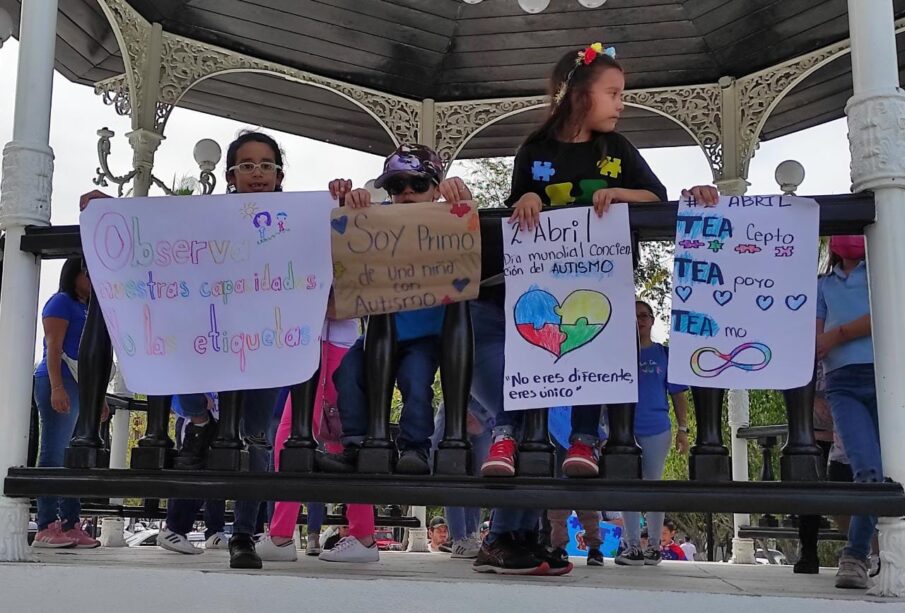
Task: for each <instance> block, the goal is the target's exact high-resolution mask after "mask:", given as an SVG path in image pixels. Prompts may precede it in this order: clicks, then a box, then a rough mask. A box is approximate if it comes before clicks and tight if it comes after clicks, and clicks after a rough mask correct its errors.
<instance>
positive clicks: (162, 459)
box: [130, 396, 175, 470]
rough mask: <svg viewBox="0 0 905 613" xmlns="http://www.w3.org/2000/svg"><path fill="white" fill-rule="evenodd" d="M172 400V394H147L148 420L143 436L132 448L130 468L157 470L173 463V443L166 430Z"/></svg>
mask: <svg viewBox="0 0 905 613" xmlns="http://www.w3.org/2000/svg"><path fill="white" fill-rule="evenodd" d="M172 400H173V397H172V396H148V418H147V420H148V421H147V424H146V426H145V434H144V436H142V437H141V438H140V439H138V443H137V447H135V448H134V449H133V450H132V460H131V462H130V465H131V467H132V468H141V469H148V470H155V469H157V470H159V469H161V468H170V467H171V466H172V465H173V457H174V456H175V451H174V448H173V447H174V445H173V440H172V439H171V438H170V435H169V432H167V430H168V429H169V425H170V404H171V402H172Z"/></svg>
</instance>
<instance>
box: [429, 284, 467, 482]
mask: <svg viewBox="0 0 905 613" xmlns="http://www.w3.org/2000/svg"><path fill="white" fill-rule="evenodd" d="M473 367H474V332H473V330H472V325H471V314H470V312H469V307H468V303H467V302H456V303H453V304H448V305H446V309H445V312H444V316H443V335H442V338H441V344H440V385H441V387H442V388H443V404H444V408H445V412H446V422H445V424H444V429H443V440H442V441H440V444H439V445H438V446H437V452H436V454H435V457H434V472H435V473H436V474H438V475H470V474H472V470H473V467H472V465H471V442H469V440H468V434H467V427H466V422H467V419H468V396H469V392H470V390H471V375H472V368H473Z"/></svg>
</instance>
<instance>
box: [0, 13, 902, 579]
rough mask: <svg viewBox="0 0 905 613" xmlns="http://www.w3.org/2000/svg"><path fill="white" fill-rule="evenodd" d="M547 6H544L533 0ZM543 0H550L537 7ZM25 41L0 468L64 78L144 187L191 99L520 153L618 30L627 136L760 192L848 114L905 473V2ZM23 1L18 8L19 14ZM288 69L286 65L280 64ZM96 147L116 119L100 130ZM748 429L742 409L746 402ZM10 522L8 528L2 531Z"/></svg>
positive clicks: (0, 549) (2, 511)
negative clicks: (107, 119) (55, 94)
mask: <svg viewBox="0 0 905 613" xmlns="http://www.w3.org/2000/svg"><path fill="white" fill-rule="evenodd" d="M527 4H532V3H527ZM534 4H538V5H542V4H544V3H543V2H540V3H534ZM0 9H6V10H7V11H8V12H9V13H10V14H12V15H13V17H14V18H16V17H20V18H21V25H20V27H18V28H16V29H15V31H14V34H15V35H16V36H18V37H19V38H20V41H21V53H20V63H19V75H20V76H19V87H18V90H17V91H18V93H17V106H16V120H15V131H14V139H13V141H12V142H10V143H9V144H7V146H6V148H5V149H4V158H3V182H2V194H0V196H2V197H0V229H3V230H5V232H6V236H7V242H6V244H7V247H6V255H5V258H4V261H3V279H4V284H3V288H2V297H0V304H2V305H3V309H2V311H0V345H2V346H3V347H4V348H5V349H6V351H5V352H4V354H3V357H2V358H0V359H2V362H0V364H2V367H0V469H2V470H3V471H6V470H7V469H8V468H10V467H15V466H19V465H22V464H23V463H24V458H25V433H26V432H27V420H28V417H27V411H26V410H25V407H27V406H28V405H29V401H28V399H29V398H30V395H31V390H30V386H29V381H30V377H29V373H28V369H29V368H30V363H29V362H28V361H23V360H21V359H18V358H19V356H21V355H24V354H26V353H28V352H30V349H29V348H30V347H32V346H33V344H34V330H35V321H36V316H37V312H36V308H35V307H36V305H35V301H36V296H37V273H38V270H39V265H40V263H39V262H36V261H35V259H34V258H33V257H32V256H31V255H30V254H27V253H25V252H21V251H18V249H17V247H18V245H19V241H20V239H21V237H22V236H23V234H24V233H25V228H26V226H42V225H48V223H49V219H50V187H51V183H50V177H51V176H52V172H53V162H52V160H53V154H52V152H51V151H50V149H49V147H48V144H47V143H48V139H47V136H48V127H49V123H48V121H49V109H50V78H51V71H52V68H54V67H55V68H56V69H57V70H59V71H60V72H62V73H63V74H64V75H65V76H67V77H68V78H69V79H71V80H73V81H76V82H79V83H84V84H86V85H92V86H93V87H94V88H95V91H96V92H97V93H98V94H99V95H100V96H101V97H102V99H103V101H104V103H106V104H109V105H111V106H113V108H114V110H115V111H116V112H117V113H119V114H122V115H128V116H130V118H131V121H132V131H131V132H130V133H129V134H128V139H129V142H130V144H131V146H132V148H133V151H134V171H135V175H134V179H133V180H134V183H133V193H134V195H137V196H141V195H147V193H148V190H149V188H150V187H151V185H152V180H153V175H152V173H153V164H154V154H155V151H156V149H157V147H158V146H159V144H160V142H161V140H162V139H163V138H164V137H165V129H166V124H167V119H168V117H169V115H170V112H171V111H172V109H173V108H174V107H176V106H182V107H185V108H191V109H195V110H199V111H203V112H206V113H211V114H215V115H219V116H226V117H231V118H235V119H239V120H245V121H249V122H256V121H257V120H259V119H260V117H262V116H268V117H269V118H270V119H268V120H267V121H266V122H265V123H266V126H267V127H269V128H273V129H279V130H283V131H286V132H290V133H294V134H300V135H304V136H307V137H310V138H315V139H319V140H322V141H326V142H331V143H336V144H339V145H342V146H346V147H351V148H354V149H358V150H362V151H372V152H375V153H386V152H387V151H388V150H389V149H390V148H391V147H392V146H394V145H395V144H398V143H400V142H413V141H417V142H421V143H425V144H428V145H431V146H434V147H435V148H436V149H437V150H438V151H439V152H440V154H441V156H442V157H443V158H444V159H445V160H446V161H447V162H451V161H452V160H454V159H458V158H479V157H490V156H501V155H510V154H512V153H514V151H515V149H516V147H517V145H518V143H519V141H520V140H521V138H523V136H524V134H525V133H526V132H527V131H528V129H529V128H528V126H529V125H533V124H535V123H536V121H537V119H538V117H539V116H540V115H541V114H543V112H544V109H545V107H546V105H547V103H548V100H547V98H546V97H545V93H544V87H545V83H544V79H545V76H546V73H547V71H548V70H549V67H550V66H551V65H552V63H553V62H555V61H556V59H558V57H559V56H560V55H561V54H562V53H563V52H564V51H566V50H568V49H573V48H577V47H579V46H581V45H583V44H587V43H588V42H591V41H593V40H598V39H599V40H602V41H603V42H605V43H606V44H612V45H614V46H616V48H617V50H618V53H619V59H620V62H621V63H622V64H623V65H624V66H625V68H626V72H627V85H628V91H626V94H625V102H626V106H627V107H628V108H627V110H626V113H625V117H624V118H623V119H622V121H621V123H620V131H621V132H623V133H624V134H625V135H626V136H628V137H629V139H631V140H632V141H633V142H634V144H635V145H636V146H638V147H654V146H676V145H689V144H696V145H698V146H700V147H701V148H702V150H703V153H704V155H705V156H706V158H707V160H708V162H709V164H710V167H711V170H712V172H713V180H714V182H715V183H716V185H717V186H718V187H719V188H720V190H721V192H722V193H724V194H741V193H744V191H745V189H746V186H747V183H746V181H745V178H746V176H747V173H748V167H749V164H750V161H751V159H752V157H753V156H754V154H755V152H756V149H757V145H758V143H759V142H760V141H761V140H766V139H770V138H775V137H777V136H781V135H784V134H788V133H791V132H795V131H798V130H801V129H803V128H806V127H810V126H813V125H816V124H819V123H822V122H825V121H828V120H831V119H836V118H838V117H841V116H842V115H843V109H845V114H847V115H848V118H849V129H850V141H851V153H852V160H853V162H852V182H853V191H864V190H873V192H874V195H875V199H876V209H877V223H875V224H873V225H872V226H870V227H869V229H868V237H869V257H870V262H871V298H872V315H873V321H874V326H875V328H876V329H878V330H883V333H882V334H878V335H877V336H876V337H875V348H876V349H875V352H876V362H877V384H878V397H879V402H880V419H881V440H882V444H883V459H884V465H885V468H886V472H887V475H888V476H890V477H891V478H892V479H894V480H895V481H897V482H900V483H902V482H905V449H903V447H902V446H901V445H899V444H898V442H897V441H896V440H895V433H896V432H899V431H901V430H902V429H905V413H903V412H902V411H901V408H902V405H903V404H905V380H903V379H902V378H901V377H899V376H897V374H896V366H897V365H898V364H899V363H901V362H902V361H903V356H902V355H901V352H902V349H901V348H900V346H901V343H900V342H897V341H900V340H901V339H903V338H905V322H903V321H902V320H901V317H899V315H898V310H897V308H896V305H897V304H899V303H901V302H902V301H903V300H905V280H903V279H902V275H901V273H900V271H899V270H897V265H898V263H899V262H901V261H903V260H905V246H903V244H902V242H901V241H900V240H898V234H900V232H897V231H903V230H905V209H903V206H905V192H903V183H902V182H903V180H905V167H903V164H905V151H903V147H905V145H903V143H905V133H903V130H905V128H903V126H905V122H903V116H905V110H903V109H905V101H903V96H902V93H901V91H900V90H899V89H898V85H899V78H900V73H901V68H900V66H903V65H905V60H903V61H902V62H900V61H899V60H898V56H897V53H896V36H897V35H898V34H900V33H902V32H903V31H905V0H894V1H892V0H870V1H868V0H848V3H847V5H846V3H845V2H842V1H841V0H822V1H819V2H813V1H808V0H787V1H785V2H777V1H776V0H756V1H752V2H740V1H725V0H696V1H691V2H687V1H686V2H683V1H678V0H676V1H672V2H662V1H661V2H654V1H652V0H637V1H636V0H609V2H606V3H605V4H603V5H602V6H600V7H597V8H586V7H584V6H583V5H582V4H580V3H579V2H577V1H576V0H553V2H552V3H550V6H549V7H548V8H546V10H542V11H541V12H538V13H534V14H526V12H525V11H524V10H523V9H522V8H521V7H520V6H519V3H517V2H516V1H515V0H484V1H483V2H477V3H475V2H474V1H471V0H469V2H460V1H459V0H438V1H427V0H396V1H390V0H375V1H374V2H352V1H351V0H330V1H328V2H288V1H275V2H269V3H263V4H262V3H253V2H247V1H243V0H225V1H218V2H212V1H205V0H166V1H152V0H132V1H131V2H127V1H126V0H96V1H89V2H83V1H81V0H59V2H57V1H56V0H47V1H46V2H40V3H34V2H28V3H25V2H23V3H21V4H20V3H19V2H17V1H15V0H0ZM20 13H21V14H20ZM275 77H276V78H275ZM101 139H102V142H101V144H100V147H101V148H102V147H103V144H104V142H105V139H109V136H106V135H102V136H101ZM731 419H732V420H733V421H734V424H735V425H744V423H745V422H746V416H744V415H740V414H735V415H733V416H731ZM26 514H27V507H24V506H23V503H22V502H21V500H20V499H17V498H12V497H7V496H3V497H0V560H10V561H14V560H20V559H22V555H23V554H22V546H21V544H20V543H19V540H21V529H20V527H21V524H23V522H24V520H23V518H24V517H25V515H26ZM4 526H5V528H4ZM881 544H882V545H881V546H882V548H883V549H884V551H888V552H890V556H889V557H888V559H884V571H883V572H884V580H883V581H882V582H881V583H882V585H881V588H882V589H881V590H880V591H881V592H882V593H885V594H894V595H905V587H903V584H902V581H901V579H900V577H901V576H903V573H905V568H903V566H902V562H901V560H902V559H903V556H905V521H903V520H902V519H901V518H900V519H883V520H881Z"/></svg>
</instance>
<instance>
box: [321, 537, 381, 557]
mask: <svg viewBox="0 0 905 613" xmlns="http://www.w3.org/2000/svg"><path fill="white" fill-rule="evenodd" d="M318 559H320V560H323V561H324V562H377V561H378V560H380V554H379V553H377V543H376V542H375V543H373V544H372V545H371V546H370V547H365V546H364V545H362V544H361V541H359V540H358V539H357V538H355V537H354V536H347V537H346V538H344V539H340V541H339V542H338V543H337V544H336V546H335V547H334V548H333V549H331V550H330V551H325V552H323V553H322V554H320V555H319V556H318Z"/></svg>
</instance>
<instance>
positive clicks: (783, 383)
mask: <svg viewBox="0 0 905 613" xmlns="http://www.w3.org/2000/svg"><path fill="white" fill-rule="evenodd" d="M818 223H819V207H818V205H817V203H816V202H815V201H814V200H812V199H809V198H798V197H795V196H724V197H722V198H720V202H719V204H718V205H717V206H715V207H711V208H707V207H704V206H701V205H699V204H698V203H696V202H695V201H693V200H691V201H687V200H683V201H681V202H680V203H679V210H678V218H677V223H676V251H675V261H674V264H673V293H672V321H671V326H670V327H671V332H670V336H669V351H670V356H669V380H670V381H671V382H673V383H684V384H687V385H696V386H699V387H715V388H724V389H729V388H734V389H790V388H794V387H799V386H802V385H805V384H806V383H808V382H809V381H810V380H811V377H812V375H813V373H814V341H815V318H816V304H815V303H816V294H817V251H818V246H817V242H818V236H817V233H818Z"/></svg>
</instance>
